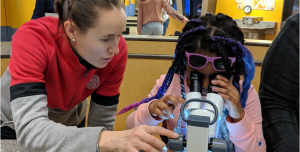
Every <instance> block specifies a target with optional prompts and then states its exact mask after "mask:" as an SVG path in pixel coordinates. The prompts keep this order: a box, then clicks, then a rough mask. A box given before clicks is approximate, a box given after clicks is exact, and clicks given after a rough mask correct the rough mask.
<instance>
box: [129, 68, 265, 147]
mask: <svg viewBox="0 0 300 152" xmlns="http://www.w3.org/2000/svg"><path fill="white" fill-rule="evenodd" d="M165 77H166V75H161V77H160V79H158V80H157V81H156V85H155V86H154V87H153V89H152V90H151V92H150V94H149V95H148V97H152V96H154V95H156V93H157V92H158V90H159V87H160V86H161V85H162V83H163V81H164V79H165ZM241 82H242V81H241ZM240 84H241V83H240ZM184 85H185V92H186V93H188V92H190V88H189V87H188V85H187V82H186V74H185V78H184ZM241 88H242V87H241ZM165 95H175V96H181V90H180V76H179V74H174V78H173V81H172V83H171V85H170V87H169V89H168V91H167V92H166V93H165ZM153 101H155V100H152V101H150V102H149V103H144V104H141V105H140V106H139V107H138V109H137V110H136V111H134V112H132V113H131V114H130V115H129V117H128V118H127V122H126V129H131V128H134V127H137V126H140V125H148V126H157V125H158V124H159V123H160V122H162V121H163V120H156V119H154V118H153V117H152V116H151V114H150V113H149V109H148V107H149V105H150V103H151V102H153ZM244 111H245V116H244V118H243V119H242V120H240V121H239V122H236V123H232V122H230V119H229V116H227V117H226V125H227V128H228V130H229V135H230V140H231V141H232V142H233V143H234V145H235V151H236V152H265V151H266V144H265V140H264V137H263V131H262V116H261V106H260V100H259V97H258V94H257V92H256V90H255V88H254V86H253V85H251V86H250V89H249V91H248V99H247V101H246V107H245V109H244ZM179 112H180V107H176V108H175V110H174V115H175V118H173V119H168V120H166V121H167V128H168V129H170V130H173V129H174V128H175V127H176V125H177V120H178V116H179Z"/></svg>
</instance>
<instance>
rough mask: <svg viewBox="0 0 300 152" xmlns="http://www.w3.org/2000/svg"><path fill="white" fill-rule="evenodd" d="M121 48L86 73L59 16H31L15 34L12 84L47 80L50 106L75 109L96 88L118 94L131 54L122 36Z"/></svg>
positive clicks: (100, 93) (104, 93) (11, 65)
mask: <svg viewBox="0 0 300 152" xmlns="http://www.w3.org/2000/svg"><path fill="white" fill-rule="evenodd" d="M119 50H120V52H119V54H115V56H114V58H113V59H112V61H111V62H109V63H108V65H107V66H106V67H104V68H100V69H90V70H89V71H88V72H87V73H86V67H84V66H83V65H82V64H80V63H79V60H78V57H77V56H76V55H75V54H74V52H73V50H72V48H71V47H70V44H69V41H68V39H67V36H66V34H64V32H63V31H62V28H61V27H59V20H58V18H53V17H44V18H40V19H37V20H31V21H29V22H27V23H25V24H23V25H22V26H21V27H20V28H19V29H18V30H17V32H16V33H15V34H14V36H13V41H12V54H11V59H10V63H9V71H10V73H11V87H13V86H16V85H19V86H20V85H24V86H26V85H27V86H28V84H32V83H45V90H46V93H47V100H48V106H49V107H51V108H59V109H61V110H69V109H72V108H73V107H74V106H76V105H77V104H78V103H80V102H81V101H83V100H84V99H86V98H87V97H88V96H90V95H91V94H92V93H93V92H96V93H97V94H98V95H101V96H108V97H110V96H116V95H118V94H119V88H120V85H121V82H122V79H123V74H124V71H125V66H126V62H127V55H128V50H127V45H126V43H125V39H124V38H123V37H121V38H120V42H119ZM24 90H25V89H24ZM27 90H28V89H27ZM30 90H31V91H32V90H34V88H31V89H30ZM14 94H15V93H14ZM28 94H30V95H32V93H30V92H28ZM36 94H39V91H37V92H36ZM18 95H20V96H24V95H25V96H26V92H25V93H24V92H23V93H16V96H17V97H18ZM17 97H15V98H17ZM11 100H13V99H11Z"/></svg>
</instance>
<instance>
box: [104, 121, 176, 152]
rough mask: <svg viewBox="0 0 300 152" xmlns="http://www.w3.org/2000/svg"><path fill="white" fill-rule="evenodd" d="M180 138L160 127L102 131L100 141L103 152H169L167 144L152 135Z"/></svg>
mask: <svg viewBox="0 0 300 152" xmlns="http://www.w3.org/2000/svg"><path fill="white" fill-rule="evenodd" d="M150 134H157V135H164V136H167V137H171V138H178V134H177V133H175V132H173V131H171V130H168V129H165V128H163V127H159V126H139V127H135V128H133V129H130V130H125V131H102V132H101V134H100V138H99V140H100V141H98V145H99V147H98V148H99V151H101V152H102V151H103V152H138V151H139V150H143V151H146V152H160V151H162V152H167V151H168V148H167V147H166V145H165V143H164V142H163V141H161V140H159V139H158V138H156V137H154V136H152V135H150Z"/></svg>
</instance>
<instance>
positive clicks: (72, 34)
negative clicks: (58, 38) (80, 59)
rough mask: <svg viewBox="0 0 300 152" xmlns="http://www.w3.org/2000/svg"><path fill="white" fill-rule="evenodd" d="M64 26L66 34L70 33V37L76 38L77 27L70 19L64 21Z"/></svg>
mask: <svg viewBox="0 0 300 152" xmlns="http://www.w3.org/2000/svg"><path fill="white" fill-rule="evenodd" d="M64 28H65V30H66V34H67V35H68V37H69V39H71V40H73V39H76V38H75V27H74V26H73V25H72V23H71V22H70V21H65V22H64Z"/></svg>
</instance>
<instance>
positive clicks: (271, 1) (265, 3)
mask: <svg viewBox="0 0 300 152" xmlns="http://www.w3.org/2000/svg"><path fill="white" fill-rule="evenodd" d="M235 2H236V3H237V4H238V9H244V7H245V6H250V7H251V8H252V10H269V11H274V9H275V0H235Z"/></svg>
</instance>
